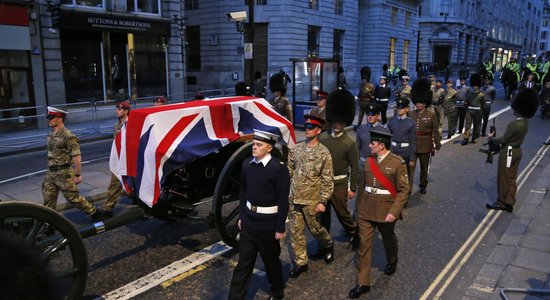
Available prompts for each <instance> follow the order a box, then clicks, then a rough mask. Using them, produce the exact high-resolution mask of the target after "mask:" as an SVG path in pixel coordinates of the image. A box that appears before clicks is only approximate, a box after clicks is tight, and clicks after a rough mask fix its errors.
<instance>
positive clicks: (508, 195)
mask: <svg viewBox="0 0 550 300" xmlns="http://www.w3.org/2000/svg"><path fill="white" fill-rule="evenodd" d="M507 154H508V153H507V147H506V146H503V149H502V150H501V151H500V152H499V155H498V171H497V188H498V199H497V203H499V204H504V205H511V206H514V204H516V192H517V189H518V187H517V183H516V179H517V175H518V169H519V163H520V161H521V156H522V152H521V149H520V148H515V149H512V153H511V154H512V155H511V156H510V157H508V155H507ZM508 160H510V162H509V163H508Z"/></svg>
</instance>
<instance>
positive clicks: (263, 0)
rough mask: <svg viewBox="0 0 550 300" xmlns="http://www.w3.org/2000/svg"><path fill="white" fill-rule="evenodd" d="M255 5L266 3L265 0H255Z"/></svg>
mask: <svg viewBox="0 0 550 300" xmlns="http://www.w3.org/2000/svg"><path fill="white" fill-rule="evenodd" d="M256 5H267V0H256Z"/></svg>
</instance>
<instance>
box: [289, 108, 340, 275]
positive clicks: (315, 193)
mask: <svg viewBox="0 0 550 300" xmlns="http://www.w3.org/2000/svg"><path fill="white" fill-rule="evenodd" d="M304 118H305V136H306V140H305V141H303V142H301V143H299V144H298V145H296V147H294V148H293V149H292V150H291V152H290V155H289V157H288V170H289V172H290V178H291V185H290V196H289V202H290V207H289V220H290V239H291V242H292V250H293V252H294V253H293V254H294V264H295V265H294V268H292V270H290V273H289V275H288V276H289V277H290V278H296V277H298V276H300V274H301V273H303V272H306V271H307V270H308V265H307V262H308V261H307V249H306V235H305V232H304V229H305V227H306V226H307V228H308V229H309V232H310V233H311V235H313V237H314V238H315V239H316V240H317V241H318V242H319V244H320V246H321V248H322V251H324V259H325V263H331V262H332V261H333V260H334V243H333V241H332V238H331V237H330V234H329V233H328V231H327V230H326V229H325V228H324V227H323V226H321V224H320V223H319V221H318V220H317V216H318V214H319V213H322V212H324V211H325V209H326V205H327V202H328V200H329V199H330V197H331V195H332V192H333V190H334V187H333V181H334V178H333V171H332V157H331V155H330V152H329V150H328V149H327V147H325V146H323V144H321V143H319V139H318V137H319V134H321V126H322V125H323V123H324V120H323V119H321V118H319V117H315V116H311V115H305V116H304Z"/></svg>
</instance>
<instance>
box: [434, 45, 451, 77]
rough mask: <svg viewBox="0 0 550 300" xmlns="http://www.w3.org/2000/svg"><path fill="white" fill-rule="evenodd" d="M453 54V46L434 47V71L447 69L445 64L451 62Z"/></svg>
mask: <svg viewBox="0 0 550 300" xmlns="http://www.w3.org/2000/svg"><path fill="white" fill-rule="evenodd" d="M450 54H451V47H449V46H435V47H434V61H433V66H434V72H440V71H443V70H444V69H445V66H447V64H448V63H449V61H450V60H449V58H450V56H451V55H450Z"/></svg>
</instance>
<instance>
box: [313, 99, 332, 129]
mask: <svg viewBox="0 0 550 300" xmlns="http://www.w3.org/2000/svg"><path fill="white" fill-rule="evenodd" d="M327 97H328V93H327V92H325V91H320V92H319V93H318V96H317V106H316V107H314V108H312V109H311V110H310V111H309V114H310V115H312V116H316V117H319V118H321V119H323V120H326V119H327V117H326V112H327V110H326V106H327ZM330 127H331V126H330V123H329V122H325V123H323V126H322V127H321V131H323V132H325V131H327V130H329V129H330Z"/></svg>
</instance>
